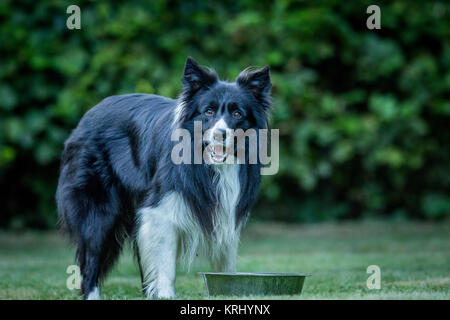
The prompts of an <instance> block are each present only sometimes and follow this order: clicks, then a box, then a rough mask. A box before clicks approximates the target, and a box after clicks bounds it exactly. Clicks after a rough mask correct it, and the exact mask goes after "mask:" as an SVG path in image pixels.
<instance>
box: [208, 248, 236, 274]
mask: <svg viewBox="0 0 450 320" xmlns="http://www.w3.org/2000/svg"><path fill="white" fill-rule="evenodd" d="M237 248H238V243H237V241H236V242H235V243H234V242H233V243H230V244H228V245H226V246H224V247H223V248H222V249H221V250H220V251H219V253H218V254H217V255H215V256H213V257H211V268H212V270H213V271H214V272H236V258H237Z"/></svg>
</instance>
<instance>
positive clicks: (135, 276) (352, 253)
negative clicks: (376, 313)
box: [0, 222, 450, 299]
mask: <svg viewBox="0 0 450 320" xmlns="http://www.w3.org/2000/svg"><path fill="white" fill-rule="evenodd" d="M73 256H74V248H72V247H69V246H68V245H67V242H66V241H65V240H64V239H62V238H61V236H59V235H58V234H57V233H54V232H53V233H38V232H26V233H21V234H17V233H9V232H1V233H0V299H78V298H79V297H78V295H77V293H76V292H74V291H70V290H68V289H67V287H66V279H67V276H68V274H66V268H67V266H68V265H71V264H73ZM199 260H200V261H198V262H196V263H195V264H194V266H193V267H192V269H191V272H189V273H187V272H186V271H183V269H182V268H180V270H179V272H178V278H177V283H176V289H177V294H178V298H180V299H205V298H207V296H206V294H205V288H204V284H203V280H202V278H201V277H199V276H197V275H196V272H197V271H207V270H209V268H208V265H207V263H206V262H204V261H202V260H201V259H199ZM369 265H378V266H379V267H380V268H381V289H380V290H369V289H367V287H366V280H367V277H368V276H369V275H368V274H367V273H366V268H367V266H369ZM238 271H248V272H304V273H311V274H312V276H311V277H310V278H307V279H306V281H305V286H304V292H303V294H302V295H301V296H292V297H285V296H274V297H269V298H274V299H450V223H448V222H447V223H440V224H419V223H391V224H389V223H385V222H360V223H342V224H319V225H283V224H278V223H277V224H275V223H251V224H250V225H249V226H248V227H247V228H246V229H245V231H244V234H243V237H242V241H241V246H240V250H239V258H238ZM102 298H103V299H142V298H143V296H142V295H141V293H140V278H139V273H138V268H137V266H136V264H135V263H134V261H133V258H132V254H131V250H130V249H129V248H127V250H126V251H125V253H124V254H123V255H122V258H121V260H120V263H119V264H118V265H117V266H116V268H115V269H114V270H113V272H112V273H111V275H110V276H109V277H108V279H107V281H106V282H105V285H104V288H103V291H102ZM220 298H232V297H220ZM259 298H261V297H259Z"/></svg>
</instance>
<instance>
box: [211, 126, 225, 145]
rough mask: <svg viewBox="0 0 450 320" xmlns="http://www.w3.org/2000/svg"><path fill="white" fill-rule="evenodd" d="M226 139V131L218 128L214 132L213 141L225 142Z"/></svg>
mask: <svg viewBox="0 0 450 320" xmlns="http://www.w3.org/2000/svg"><path fill="white" fill-rule="evenodd" d="M226 139H227V130H225V129H221V128H218V129H216V130H214V140H217V141H219V142H225V140H226Z"/></svg>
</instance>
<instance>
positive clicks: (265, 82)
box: [236, 66, 272, 100]
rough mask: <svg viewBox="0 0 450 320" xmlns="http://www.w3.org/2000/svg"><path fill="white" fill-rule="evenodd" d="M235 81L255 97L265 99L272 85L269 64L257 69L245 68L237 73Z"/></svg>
mask: <svg viewBox="0 0 450 320" xmlns="http://www.w3.org/2000/svg"><path fill="white" fill-rule="evenodd" d="M236 82H237V84H238V85H239V86H240V87H242V88H247V89H249V90H250V91H251V92H252V93H253V95H254V96H255V97H256V98H257V99H260V100H261V99H266V98H267V97H268V96H269V94H270V88H271V87H272V83H271V82H270V73H269V66H265V67H264V68H261V69H257V70H252V69H251V68H247V69H245V70H244V71H242V72H241V73H240V74H239V75H238V77H237V78H236Z"/></svg>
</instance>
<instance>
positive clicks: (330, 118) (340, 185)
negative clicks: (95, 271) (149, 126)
mask: <svg viewBox="0 0 450 320" xmlns="http://www.w3.org/2000/svg"><path fill="white" fill-rule="evenodd" d="M377 2H378V3H377V4H378V5H379V6H380V8H381V26H382V29H381V30H373V31H371V30H368V29H367V28H366V19H367V17H368V14H366V8H367V6H368V5H370V4H373V1H359V2H355V1H331V0H329V1H287V0H285V1H256V0H254V1H253V0H252V1H250V0H246V1H218V2H213V1H168V2H166V1H159V0H151V1H114V2H93V1H76V3H74V2H72V1H42V2H35V1H23V0H21V1H12V0H3V1H2V2H1V3H0V21H1V22H0V48H1V49H0V50H1V58H0V97H1V99H0V179H1V190H0V191H1V193H0V197H1V203H2V211H3V212H2V214H1V215H0V226H3V227H11V228H21V227H25V226H32V227H52V226H54V224H55V220H56V212H55V205H54V192H55V188H56V181H57V175H58V165H59V164H58V163H59V155H60V153H61V150H62V146H63V142H64V140H65V139H66V138H67V136H68V134H69V133H70V130H71V129H72V128H74V127H75V125H76V124H77V122H78V120H79V119H80V117H81V116H82V115H83V113H84V112H85V111H86V110H87V109H88V108H90V107H91V106H93V105H95V104H96V103H98V102H99V101H100V100H101V99H103V98H104V97H106V96H108V95H112V94H121V93H130V92H147V93H157V94H161V95H166V96H171V97H175V96H176V95H177V93H178V92H179V90H180V76H181V71H182V68H183V64H184V61H185V59H186V56H188V55H191V56H193V57H195V58H196V59H197V60H198V61H199V62H200V63H201V64H204V65H208V66H213V67H214V68H215V69H216V70H217V71H218V73H219V74H220V75H222V77H223V78H228V79H231V80H232V79H234V78H235V77H236V75H237V74H238V72H239V71H240V70H241V69H243V68H244V67H246V66H249V65H256V66H262V65H266V64H269V65H270V66H271V72H272V78H273V84H274V87H273V97H274V113H273V117H272V126H273V127H274V128H279V129H280V142H281V147H280V152H281V153H280V161H281V164H280V171H279V174H278V175H276V176H267V177H265V178H264V181H263V189H262V193H261V197H260V201H259V203H258V206H257V208H256V209H255V212H254V214H255V215H257V216H260V217H262V218H272V219H273V218H275V219H280V220H286V221H317V220H325V219H340V218H354V217H361V216H377V215H384V216H391V217H395V218H403V217H416V218H419V217H420V218H427V219H439V218H443V217H445V216H447V217H448V215H449V213H450V197H449V193H448V190H450V188H449V187H450V164H449V160H450V158H449V146H450V134H449V130H448V126H449V115H450V100H449V98H450V4H449V3H448V2H446V1H421V2H419V1H417V2H416V1H400V0H393V1H377ZM70 4H77V5H78V6H79V7H80V8H81V25H82V29H81V30H68V29H67V28H66V18H67V17H68V14H66V8H67V6H69V5H70Z"/></svg>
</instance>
